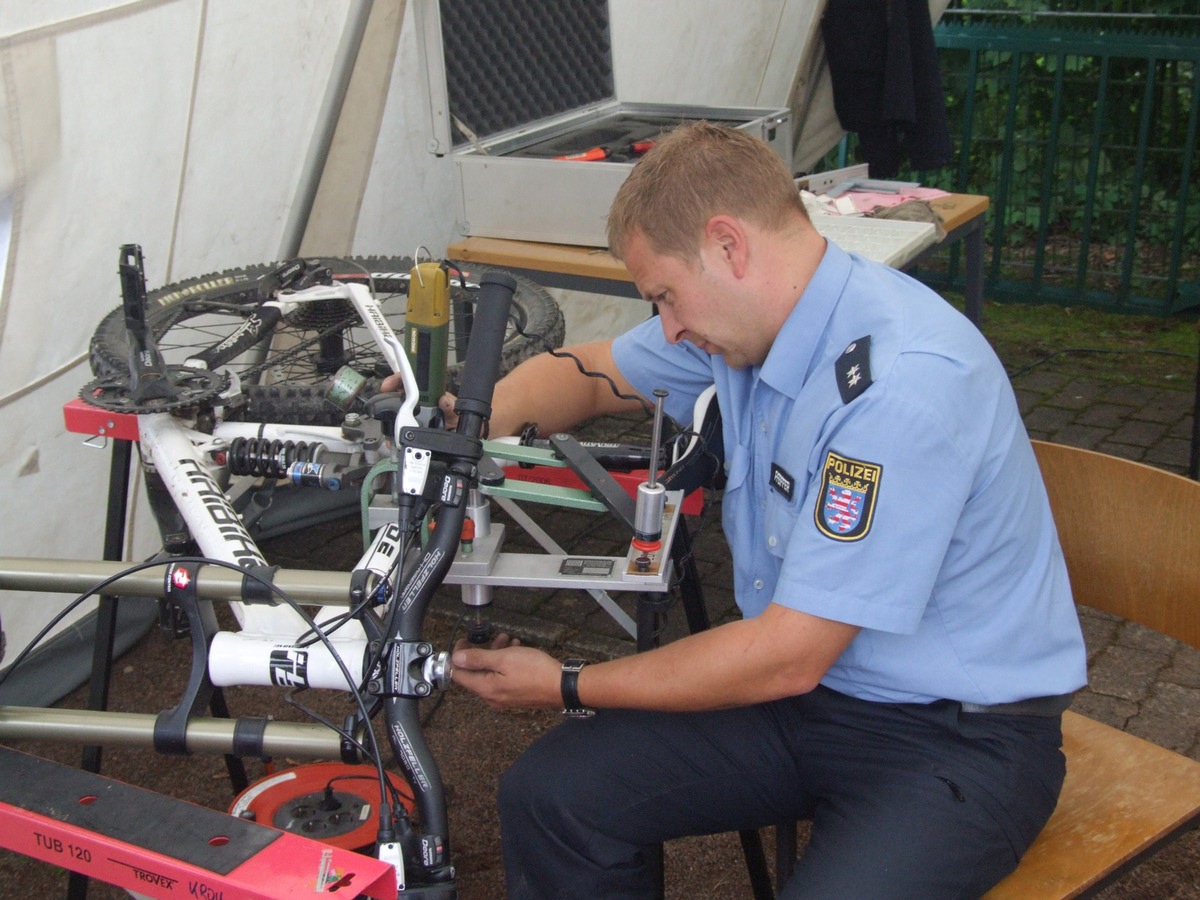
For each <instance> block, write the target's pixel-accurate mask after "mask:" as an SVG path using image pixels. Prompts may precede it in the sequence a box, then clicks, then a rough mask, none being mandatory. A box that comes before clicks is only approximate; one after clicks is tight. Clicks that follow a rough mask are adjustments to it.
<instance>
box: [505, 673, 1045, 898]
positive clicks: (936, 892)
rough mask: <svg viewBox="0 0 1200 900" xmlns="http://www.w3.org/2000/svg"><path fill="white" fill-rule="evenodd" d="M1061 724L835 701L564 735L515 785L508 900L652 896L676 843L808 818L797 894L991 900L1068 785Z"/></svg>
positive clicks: (833, 695)
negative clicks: (659, 855) (667, 844)
mask: <svg viewBox="0 0 1200 900" xmlns="http://www.w3.org/2000/svg"><path fill="white" fill-rule="evenodd" d="M1061 744H1062V729H1061V719H1060V717H1057V716H1055V717H1039V716H1012V715H994V714H981V713H966V712H963V711H962V710H961V709H960V707H959V705H958V704H957V703H953V702H950V701H944V702H939V703H933V704H930V705H920V704H889V703H869V702H866V701H862V700H856V699H854V698H851V697H847V696H845V695H843V694H839V693H837V692H835V691H831V690H828V689H826V688H818V689H817V690H816V691H814V692H812V693H810V694H806V695H803V696H800V697H792V698H788V699H786V700H781V701H776V702H772V703H766V704H761V705H757V706H752V707H746V708H741V709H731V710H722V711H718V712H711V713H686V714H685V713H665V714H664V713H645V712H634V711H617V710H605V711H601V712H600V713H598V714H597V715H596V716H595V717H593V718H590V719H583V720H573V721H567V722H564V723H563V724H562V725H560V726H559V727H557V728H555V729H554V730H553V731H551V732H550V733H548V734H546V735H544V736H543V737H542V738H541V739H539V740H538V741H537V742H535V743H534V744H533V745H532V746H531V747H530V748H529V749H528V750H527V751H526V752H525V753H524V754H523V755H522V756H521V757H520V758H519V759H518V760H517V762H516V763H515V764H514V765H513V766H512V768H510V769H509V771H508V772H506V773H505V774H504V776H503V777H502V779H501V783H500V820H501V830H502V837H503V843H504V860H505V867H506V873H507V883H508V897H509V900H522V898H533V897H536V898H547V900H566V898H574V897H578V898H587V900H596V898H615V897H652V896H654V891H655V879H654V867H653V865H652V864H651V863H650V858H651V857H650V855H649V854H650V851H651V848H653V847H654V846H655V845H656V844H659V843H661V842H662V841H664V840H670V839H672V838H677V837H682V836H684V835H695V834H715V833H719V832H725V831H738V830H742V829H747V828H760V827H763V826H767V825H774V824H777V823H779V822H783V821H786V820H788V819H811V820H812V823H813V825H812V836H811V839H810V841H809V845H808V846H807V848H805V850H804V852H803V856H802V858H801V860H800V862H799V864H798V865H797V868H796V872H795V874H794V876H793V877H792V879H791V880H790V881H789V883H788V884H787V885H786V887H785V889H784V891H783V893H782V894H781V896H782V897H785V898H830V900H848V898H849V900H854V898H864V900H866V898H869V900H886V898H920V900H935V898H943V897H947V898H948V897H978V896H980V895H981V894H983V893H984V892H986V891H987V890H988V889H989V888H990V887H991V886H992V885H994V884H995V883H996V882H997V881H999V880H1000V879H1001V878H1003V877H1004V876H1005V875H1006V874H1007V873H1009V872H1011V871H1012V870H1013V869H1014V868H1015V867H1016V865H1017V862H1018V860H1019V859H1020V858H1021V855H1022V854H1023V853H1024V852H1025V850H1026V848H1027V847H1028V846H1029V844H1030V843H1031V842H1032V841H1033V839H1034V838H1035V837H1036V836H1037V834H1038V832H1039V831H1040V830H1041V828H1042V826H1043V825H1044V824H1045V822H1046V820H1047V819H1048V818H1049V817H1050V813H1051V812H1052V811H1053V810H1054V804H1055V802H1056V800H1057V798H1058V793H1059V790H1060V788H1061V787H1062V780H1063V775H1064V773H1065V763H1064V758H1063V755H1062V752H1061V749H1060V747H1061Z"/></svg>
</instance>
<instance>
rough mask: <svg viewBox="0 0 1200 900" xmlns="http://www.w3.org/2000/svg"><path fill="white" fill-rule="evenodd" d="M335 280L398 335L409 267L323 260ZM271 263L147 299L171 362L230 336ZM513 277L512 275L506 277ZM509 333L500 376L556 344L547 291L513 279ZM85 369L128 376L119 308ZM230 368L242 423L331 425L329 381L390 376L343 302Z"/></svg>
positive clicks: (451, 385)
mask: <svg viewBox="0 0 1200 900" xmlns="http://www.w3.org/2000/svg"><path fill="white" fill-rule="evenodd" d="M321 262H323V263H325V264H326V265H328V266H330V267H331V268H332V270H333V273H334V278H335V279H336V280H338V281H342V282H358V283H363V284H370V285H373V289H374V292H375V297H376V300H377V301H378V302H379V303H380V307H381V309H382V311H383V313H384V315H385V317H386V318H387V320H388V324H390V325H391V327H392V329H393V330H394V331H395V332H396V333H397V335H400V336H401V338H403V332H404V313H405V306H406V304H407V299H406V298H407V295H408V276H409V272H410V271H411V269H412V266H413V261H412V260H411V259H408V258H406V257H362V258H349V259H338V258H328V259H322V260H321ZM277 266H278V264H277V263H276V264H274V265H269V264H262V265H253V266H246V267H243V268H238V269H232V270H230V271H227V272H221V273H214V274H211V275H205V276H201V277H198V278H189V279H186V280H183V281H179V282H175V283H173V284H168V285H166V286H164V287H161V288H158V289H157V290H154V291H150V292H149V294H148V301H149V302H148V304H147V313H146V324H147V327H148V328H149V329H150V330H151V332H152V333H153V334H154V337H155V340H156V341H157V343H158V347H159V350H160V351H161V352H162V354H163V357H164V359H165V360H166V362H167V363H170V364H183V363H184V362H185V361H186V360H187V359H188V358H189V357H190V356H193V355H195V354H196V353H197V352H198V351H200V350H203V349H206V348H208V347H212V346H214V345H216V344H218V343H220V342H221V341H222V340H224V339H225V338H226V337H228V336H229V335H230V334H232V333H233V332H234V331H235V330H236V329H237V328H238V327H239V326H241V325H242V323H243V322H244V321H245V319H246V317H247V316H249V315H251V314H253V313H254V310H255V305H256V286H257V282H258V280H259V279H260V278H261V277H262V276H264V275H266V274H268V273H270V272H271V271H273V270H274V269H275V268H276V267H277ZM483 271H485V269H474V268H473V269H470V270H469V271H468V272H467V275H466V277H465V278H464V279H458V273H455V272H452V273H451V275H452V277H453V278H454V279H455V280H465V281H466V282H467V283H468V285H470V284H471V283H477V282H478V278H479V276H480V275H481V274H482V273H483ZM510 274H511V273H510ZM513 277H514V278H516V281H517V291H516V294H515V295H514V297H513V303H512V314H511V317H510V320H509V328H508V334H507V335H506V337H505V343H504V350H503V353H502V355H501V362H500V371H501V374H504V373H505V372H507V371H508V370H510V369H511V368H513V367H514V366H516V365H517V364H518V363H519V362H521V361H522V360H524V359H526V358H528V357H530V356H533V355H535V354H537V353H539V352H541V351H542V350H545V349H549V348H558V347H560V346H562V342H563V334H564V327H565V326H564V322H563V316H562V310H561V309H560V308H559V306H558V304H557V303H555V301H554V300H553V298H551V297H550V295H549V294H548V293H546V291H545V289H543V288H542V287H540V286H538V285H537V284H534V283H533V282H532V281H530V280H529V279H527V278H523V277H521V276H517V275H514V276H513ZM451 298H452V304H451V306H452V309H451V322H450V338H449V343H450V346H449V351H448V354H447V356H448V367H447V389H448V390H450V391H454V390H455V389H456V388H457V386H458V383H459V379H460V377H461V374H462V366H463V360H464V359H465V357H466V350H465V336H466V335H467V334H469V327H470V326H469V315H470V310H471V308H472V304H473V299H474V292H473V291H471V290H469V289H464V288H463V287H462V286H455V287H453V288H452V291H451ZM90 355H91V365H92V371H93V372H94V373H95V374H96V375H97V376H106V375H111V374H114V373H122V372H125V371H126V370H127V368H128V365H129V362H128V360H129V343H128V339H127V337H126V331H125V319H124V311H123V310H122V309H120V308H118V309H116V310H114V311H112V312H111V313H109V314H108V315H107V316H106V317H105V318H104V319H103V320H102V321H101V322H100V325H99V326H98V327H97V329H96V332H95V334H94V335H93V336H92V342H91V348H90ZM227 365H228V368H229V369H230V370H231V371H232V372H233V373H234V374H235V375H237V377H238V378H239V379H240V380H241V383H242V389H243V393H244V395H245V397H246V401H247V402H246V407H245V410H244V412H243V416H244V417H245V418H247V419H250V420H254V421H259V420H261V421H274V422H296V423H321V424H332V423H333V422H336V421H339V420H340V418H341V416H342V412H343V411H342V409H340V408H338V407H336V406H335V405H334V404H333V403H331V402H329V401H327V400H326V399H325V397H326V393H327V390H328V387H329V385H330V378H331V376H332V375H333V374H334V373H335V372H337V371H338V370H339V369H341V368H342V367H343V366H350V367H351V368H352V369H354V370H355V371H356V372H358V373H359V374H360V375H362V376H363V377H365V378H367V379H369V380H370V379H380V378H382V377H384V376H385V375H387V374H389V373H390V369H389V368H388V366H387V364H386V363H385V361H384V359H383V357H382V355H381V354H380V353H379V351H378V349H377V348H376V346H375V344H374V341H373V339H372V337H371V335H370V333H369V332H368V331H367V329H366V327H365V326H364V325H363V324H362V321H361V320H360V319H359V317H358V314H357V313H356V312H355V310H354V308H353V306H351V304H350V303H349V302H347V301H343V300H325V301H318V302H315V303H309V304H305V305H304V307H302V308H301V309H300V310H298V311H296V312H295V313H292V314H290V315H289V316H287V317H285V319H284V320H283V322H282V323H281V325H280V327H279V328H277V329H276V330H275V332H274V333H273V335H272V339H271V341H270V342H269V345H261V344H260V345H259V346H257V347H254V348H252V349H251V350H249V351H247V352H245V353H243V354H241V355H240V356H238V357H237V358H235V359H233V360H231V361H230V362H229V363H228V364H227Z"/></svg>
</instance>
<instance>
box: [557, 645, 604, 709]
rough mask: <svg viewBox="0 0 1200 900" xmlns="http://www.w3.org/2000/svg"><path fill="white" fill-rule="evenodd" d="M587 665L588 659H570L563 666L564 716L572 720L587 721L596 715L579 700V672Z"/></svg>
mask: <svg viewBox="0 0 1200 900" xmlns="http://www.w3.org/2000/svg"><path fill="white" fill-rule="evenodd" d="M586 665H587V660H586V659H568V660H567V661H566V662H564V663H563V664H562V701H563V711H562V714H563V715H564V716H566V717H567V718H570V719H586V718H587V717H588V716H594V715H595V714H596V711H595V710H594V709H589V708H588V707H586V706H584V705H583V703H582V702H581V701H580V699H579V671H580V669H582V668H583V667H584V666H586Z"/></svg>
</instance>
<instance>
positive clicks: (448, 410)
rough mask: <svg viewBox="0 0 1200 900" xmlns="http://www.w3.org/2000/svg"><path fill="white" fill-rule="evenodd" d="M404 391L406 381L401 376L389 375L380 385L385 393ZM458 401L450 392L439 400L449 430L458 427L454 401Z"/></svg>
mask: <svg viewBox="0 0 1200 900" xmlns="http://www.w3.org/2000/svg"><path fill="white" fill-rule="evenodd" d="M403 389H404V380H403V379H402V378H401V377H400V376H399V375H389V376H387V378H385V379H383V381H381V382H380V383H379V390H381V391H383V392H384V393H391V392H393V391H401V390H403ZM456 399H458V398H456V397H455V396H454V395H453V394H451V393H449V392H447V393H445V394H442V396H441V397H440V398H439V399H438V409H440V410H441V411H442V419H443V421H444V422H445V423H446V428H447V430H449V429H452V428H455V427H457V426H458V413H456V412H455V411H454V401H455V400H456Z"/></svg>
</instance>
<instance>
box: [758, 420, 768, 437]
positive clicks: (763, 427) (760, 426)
mask: <svg viewBox="0 0 1200 900" xmlns="http://www.w3.org/2000/svg"><path fill="white" fill-rule="evenodd" d="M758 430H759V431H761V432H762V433H763V434H766V433H767V420H766V419H763V420H762V421H761V422H759V423H758Z"/></svg>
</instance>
